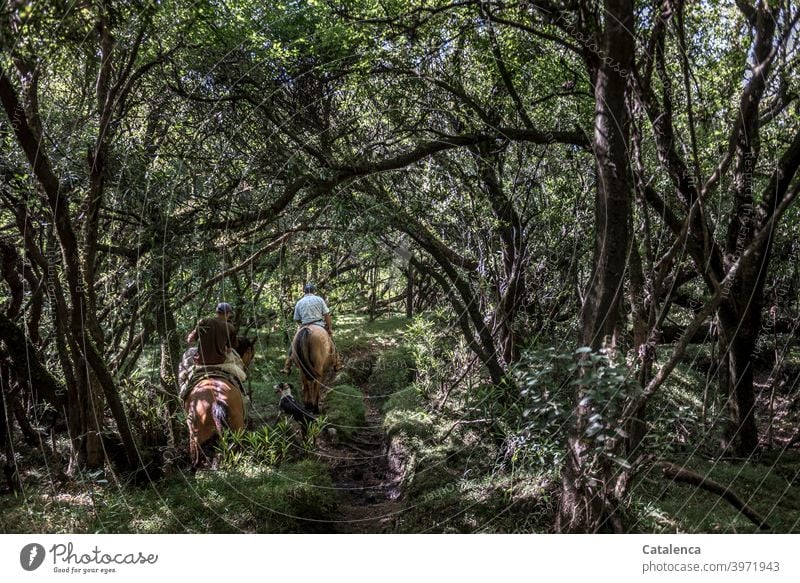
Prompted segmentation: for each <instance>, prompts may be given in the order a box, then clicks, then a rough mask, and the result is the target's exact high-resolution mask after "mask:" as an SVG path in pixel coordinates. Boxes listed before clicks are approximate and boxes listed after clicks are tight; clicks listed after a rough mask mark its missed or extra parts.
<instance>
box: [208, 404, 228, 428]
mask: <svg viewBox="0 0 800 583" xmlns="http://www.w3.org/2000/svg"><path fill="white" fill-rule="evenodd" d="M229 412H230V411H229V410H228V405H226V404H225V403H220V402H219V401H217V400H215V401H214V403H213V404H212V405H211V417H212V418H213V419H214V425H215V426H216V427H217V433H222V430H223V429H227V428H228V413H229Z"/></svg>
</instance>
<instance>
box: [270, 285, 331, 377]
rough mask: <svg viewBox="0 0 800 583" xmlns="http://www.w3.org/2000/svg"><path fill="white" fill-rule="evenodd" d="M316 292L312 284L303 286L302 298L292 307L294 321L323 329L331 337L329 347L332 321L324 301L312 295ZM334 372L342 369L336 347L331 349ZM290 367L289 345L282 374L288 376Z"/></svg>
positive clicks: (290, 347) (290, 353) (290, 352)
mask: <svg viewBox="0 0 800 583" xmlns="http://www.w3.org/2000/svg"><path fill="white" fill-rule="evenodd" d="M315 291H317V286H315V285H314V284H313V283H307V284H305V285H304V286H303V294H304V295H303V297H302V298H300V301H298V302H297V304H296V305H295V307H294V318H293V319H294V321H295V322H298V323H299V324H300V326H307V325H309V324H312V325H315V326H319V327H321V328H325V331H326V332H328V335H329V336H330V337H331V345H332V346H333V321H332V319H331V311H330V309H328V306H327V304H326V303H325V300H323V299H322V298H321V297H319V296H318V295H316V294H314V292H315ZM333 358H334V365H333V368H334V370H339V369H340V368H342V365H341V363H340V362H339V354H338V353H337V352H336V347H335V346H334V348H333ZM291 367H292V346H291V344H290V345H289V354H288V356H287V357H286V363H285V364H284V367H283V372H284V373H286V374H289V372H290V371H291Z"/></svg>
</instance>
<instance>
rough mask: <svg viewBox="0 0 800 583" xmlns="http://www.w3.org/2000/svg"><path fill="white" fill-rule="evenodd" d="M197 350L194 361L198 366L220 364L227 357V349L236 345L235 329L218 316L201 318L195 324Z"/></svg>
mask: <svg viewBox="0 0 800 583" xmlns="http://www.w3.org/2000/svg"><path fill="white" fill-rule="evenodd" d="M195 330H196V332H197V341H198V349H197V356H196V357H195V360H196V361H197V363H198V364H222V363H223V362H225V357H226V356H227V347H229V346H234V347H235V344H236V328H234V327H233V325H232V324H230V323H229V322H227V321H226V320H225V319H224V318H221V317H219V316H217V317H213V318H203V319H202V320H200V321H199V322H198V323H197V327H196V328H195Z"/></svg>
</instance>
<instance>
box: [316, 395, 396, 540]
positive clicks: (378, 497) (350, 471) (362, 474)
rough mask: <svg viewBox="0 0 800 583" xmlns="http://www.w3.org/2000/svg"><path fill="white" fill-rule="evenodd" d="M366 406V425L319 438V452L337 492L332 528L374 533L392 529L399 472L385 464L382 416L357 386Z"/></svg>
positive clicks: (370, 399) (335, 530)
mask: <svg viewBox="0 0 800 583" xmlns="http://www.w3.org/2000/svg"><path fill="white" fill-rule="evenodd" d="M360 388H361V391H362V393H363V394H364V405H365V407H366V425H365V426H364V427H361V428H359V429H357V430H356V431H355V432H353V434H352V435H350V436H349V437H347V438H346V439H342V440H338V441H335V442H333V441H330V440H326V441H324V442H320V444H319V453H320V455H321V457H322V460H323V461H324V463H326V464H327V465H328V466H329V468H330V472H331V478H332V479H333V484H334V486H335V487H336V488H337V490H339V492H340V505H339V508H338V511H337V514H336V516H335V517H334V519H333V521H332V522H333V524H332V526H333V532H336V533H360V534H376V533H383V532H393V531H394V530H395V529H394V524H395V520H396V519H397V517H398V516H399V515H400V513H401V512H402V504H401V503H400V501H399V500H398V498H399V496H400V488H399V485H400V476H397V475H395V473H394V472H393V471H392V470H391V468H390V466H389V460H388V457H387V444H386V440H385V436H384V433H383V428H382V423H383V416H382V415H381V413H380V409H379V407H378V406H377V405H376V403H374V402H373V397H371V396H370V394H369V388H370V387H369V384H365V385H364V386H361V387H360Z"/></svg>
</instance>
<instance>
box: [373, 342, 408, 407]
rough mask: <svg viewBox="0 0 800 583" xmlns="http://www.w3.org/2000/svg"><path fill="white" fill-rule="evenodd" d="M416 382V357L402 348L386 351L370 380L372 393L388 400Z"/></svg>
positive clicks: (374, 368)
mask: <svg viewBox="0 0 800 583" xmlns="http://www.w3.org/2000/svg"><path fill="white" fill-rule="evenodd" d="M412 380H414V355H413V353H412V352H411V350H410V349H409V348H406V347H404V346H401V347H399V348H393V349H390V350H385V351H384V352H382V353H381V354H380V356H378V359H377V361H376V362H375V366H374V367H373V369H372V376H371V377H370V379H369V382H370V385H371V386H372V389H371V391H370V392H371V393H372V394H373V395H374V396H375V397H377V398H378V399H384V398H388V397H390V396H391V395H393V394H394V393H395V392H397V391H399V390H400V389H402V388H403V387H406V386H408V384H409V383H410V382H411V381H412Z"/></svg>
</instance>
